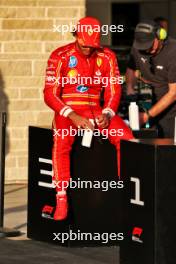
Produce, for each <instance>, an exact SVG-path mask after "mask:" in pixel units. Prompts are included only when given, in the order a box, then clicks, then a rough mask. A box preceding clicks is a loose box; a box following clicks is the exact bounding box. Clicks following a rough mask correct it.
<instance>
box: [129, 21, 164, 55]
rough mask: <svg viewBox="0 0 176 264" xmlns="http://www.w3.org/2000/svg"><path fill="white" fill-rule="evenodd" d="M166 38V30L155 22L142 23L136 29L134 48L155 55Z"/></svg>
mask: <svg viewBox="0 0 176 264" xmlns="http://www.w3.org/2000/svg"><path fill="white" fill-rule="evenodd" d="M166 37H167V32H166V31H165V29H163V28H160V27H159V26H158V25H156V24H155V23H154V22H153V21H147V22H141V23H139V24H137V26H136V29H135V35H134V43H133V47H134V48H136V49H137V50H139V51H140V52H144V53H148V54H155V53H157V51H158V49H159V47H160V45H161V43H162V42H163V40H164V39H166Z"/></svg>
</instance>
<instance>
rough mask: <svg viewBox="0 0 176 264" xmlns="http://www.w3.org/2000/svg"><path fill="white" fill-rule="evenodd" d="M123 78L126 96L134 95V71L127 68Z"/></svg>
mask: <svg viewBox="0 0 176 264" xmlns="http://www.w3.org/2000/svg"><path fill="white" fill-rule="evenodd" d="M125 78H126V93H127V95H131V94H134V93H135V91H134V87H135V84H136V80H137V78H136V75H135V70H133V69H130V68H127V70H126V74H125Z"/></svg>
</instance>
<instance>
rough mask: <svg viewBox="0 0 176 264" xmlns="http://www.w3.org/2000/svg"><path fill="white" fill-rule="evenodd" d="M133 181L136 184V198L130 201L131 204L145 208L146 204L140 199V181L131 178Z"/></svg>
mask: <svg viewBox="0 0 176 264" xmlns="http://www.w3.org/2000/svg"><path fill="white" fill-rule="evenodd" d="M131 181H132V182H134V183H135V198H134V199H130V202H131V203H132V204H137V205H141V206H144V202H143V201H141V200H140V197H141V192H140V190H141V189H140V187H141V185H140V180H139V179H138V178H134V177H131Z"/></svg>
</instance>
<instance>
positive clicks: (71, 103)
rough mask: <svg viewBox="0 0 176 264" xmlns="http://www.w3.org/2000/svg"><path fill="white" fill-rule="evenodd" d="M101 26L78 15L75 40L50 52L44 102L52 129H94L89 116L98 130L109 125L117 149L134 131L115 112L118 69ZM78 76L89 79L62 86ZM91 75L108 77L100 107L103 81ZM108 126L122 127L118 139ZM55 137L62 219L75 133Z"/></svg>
mask: <svg viewBox="0 0 176 264" xmlns="http://www.w3.org/2000/svg"><path fill="white" fill-rule="evenodd" d="M78 25H79V27H78ZM81 26H82V27H81ZM86 26H87V27H86ZM100 26H101V25H100V22H99V21H98V20H97V19H95V18H93V17H85V18H82V19H80V20H79V22H78V24H77V27H76V33H75V38H76V41H75V42H73V43H71V44H68V45H66V46H63V47H60V48H58V49H56V50H55V51H54V52H52V54H51V56H50V58H49V60H48V66H47V70H46V84H45V88H44V100H45V102H46V104H47V105H48V106H49V107H50V108H52V109H53V110H54V112H55V117H54V121H53V131H57V130H59V129H60V130H63V129H68V130H69V129H70V127H72V128H76V129H78V128H83V129H88V128H89V129H92V130H93V129H94V126H93V124H92V123H91V121H90V120H89V119H93V120H94V121H95V122H94V123H95V126H97V127H98V129H100V131H101V130H102V129H105V128H108V138H109V140H110V142H111V143H112V144H114V145H115V146H116V149H117V151H119V148H120V144H119V142H120V139H122V138H123V139H131V138H133V135H132V132H131V130H130V129H129V128H128V127H127V126H126V125H125V123H124V122H123V120H122V119H121V118H120V117H118V116H117V115H115V113H116V111H117V108H118V105H119V101H120V96H121V87H120V85H119V84H118V82H115V84H112V82H110V79H111V78H112V77H118V76H119V70H118V65H117V60H116V56H115V54H114V53H113V52H112V51H111V50H110V49H108V48H103V47H101V46H100V30H97V28H99V29H100ZM78 76H79V77H80V76H84V77H88V78H87V80H89V81H88V83H86V84H85V83H79V82H76V83H74V84H73V83H71V82H70V83H67V84H64V85H63V84H62V82H61V80H62V79H63V78H64V77H68V79H69V78H70V79H71V78H72V77H78ZM95 76H98V77H99V78H100V79H101V78H102V77H107V78H108V84H107V85H106V87H105V88H104V106H103V108H102V107H101V106H100V93H101V91H102V83H101V82H100V83H94V82H92V80H93V78H94V77H95ZM90 77H91V81H90ZM111 129H116V130H118V129H122V130H123V133H122V135H121V137H119V136H113V135H112V134H111V135H110V133H109V131H110V130H111ZM53 135H54V134H53ZM53 140H54V145H53V151H52V162H53V171H54V177H53V180H54V181H55V184H56V192H57V194H56V210H55V213H54V220H63V219H65V218H66V217H67V212H68V202H67V194H66V186H64V187H63V184H62V182H68V181H69V180H70V151H71V147H72V144H73V142H74V136H72V135H71V134H70V135H68V136H67V137H61V136H56V135H55V136H53ZM118 157H119V153H118ZM118 165H120V164H119V158H118ZM118 168H119V166H118Z"/></svg>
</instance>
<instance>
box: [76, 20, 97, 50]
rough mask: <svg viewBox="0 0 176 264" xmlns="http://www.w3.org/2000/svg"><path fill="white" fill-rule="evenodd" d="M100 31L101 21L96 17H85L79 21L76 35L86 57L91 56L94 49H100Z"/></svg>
mask: <svg viewBox="0 0 176 264" xmlns="http://www.w3.org/2000/svg"><path fill="white" fill-rule="evenodd" d="M100 29H101V24H100V21H99V20H98V19H96V18H94V17H84V18H81V19H80V20H79V21H78V23H77V26H76V31H75V34H74V35H75V37H76V41H77V45H78V47H79V48H80V50H81V52H82V53H83V54H84V55H90V54H91V53H92V51H93V50H94V49H96V48H100V35H101V34H100Z"/></svg>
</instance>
